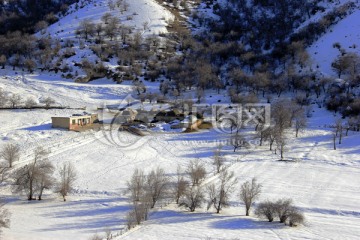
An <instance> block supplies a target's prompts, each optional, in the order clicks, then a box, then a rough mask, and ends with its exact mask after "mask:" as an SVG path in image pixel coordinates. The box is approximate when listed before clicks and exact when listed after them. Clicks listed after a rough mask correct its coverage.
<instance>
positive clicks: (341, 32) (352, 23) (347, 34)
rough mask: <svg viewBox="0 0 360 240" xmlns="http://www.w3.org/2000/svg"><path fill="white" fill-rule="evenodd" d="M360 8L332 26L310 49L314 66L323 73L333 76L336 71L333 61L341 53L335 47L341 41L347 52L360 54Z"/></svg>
mask: <svg viewBox="0 0 360 240" xmlns="http://www.w3.org/2000/svg"><path fill="white" fill-rule="evenodd" d="M359 19H360V9H357V10H356V11H354V12H353V13H352V14H350V15H349V16H348V17H346V18H345V19H343V20H341V21H340V22H339V23H338V24H336V25H335V26H334V27H332V28H331V29H330V30H329V31H328V32H327V33H326V34H325V35H323V36H322V37H320V38H319V40H317V41H316V42H315V43H314V44H313V45H312V46H311V47H309V49H308V51H309V53H310V55H311V57H312V60H313V66H314V67H315V69H316V68H318V70H320V71H321V72H322V73H323V74H325V75H328V76H332V75H334V71H333V70H332V69H331V63H332V62H333V61H334V59H335V58H336V57H337V56H339V55H341V53H340V52H339V50H338V49H337V48H335V47H334V44H335V43H339V44H340V46H341V48H343V49H344V50H345V51H346V52H354V53H357V54H360V48H359V43H360V21H359Z"/></svg>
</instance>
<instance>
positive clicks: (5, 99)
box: [0, 88, 55, 109]
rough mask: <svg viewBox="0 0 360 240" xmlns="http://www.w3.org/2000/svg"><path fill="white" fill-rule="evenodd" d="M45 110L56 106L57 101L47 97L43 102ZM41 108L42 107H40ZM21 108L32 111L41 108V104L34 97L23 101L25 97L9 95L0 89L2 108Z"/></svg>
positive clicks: (14, 94) (0, 104)
mask: <svg viewBox="0 0 360 240" xmlns="http://www.w3.org/2000/svg"><path fill="white" fill-rule="evenodd" d="M41 103H42V104H43V107H44V108H45V109H49V108H51V107H52V106H53V105H54V104H55V100H54V99H53V98H52V97H46V98H44V99H42V100H41ZM40 106H41V105H40ZM5 107H8V108H20V107H25V108H27V109H32V108H34V107H39V103H38V102H37V101H36V100H35V99H34V98H32V97H28V98H26V99H25V101H24V100H23V97H22V95H21V94H19V93H9V92H6V91H4V90H3V89H2V88H0V108H5Z"/></svg>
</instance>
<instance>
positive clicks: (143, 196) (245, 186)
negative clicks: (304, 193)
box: [126, 161, 304, 229]
mask: <svg viewBox="0 0 360 240" xmlns="http://www.w3.org/2000/svg"><path fill="white" fill-rule="evenodd" d="M203 167H204V166H203V165H202V164H200V163H199V162H198V161H191V162H189V164H188V166H187V169H186V170H182V169H181V168H180V167H178V169H177V173H176V176H175V179H171V178H170V177H168V174H166V173H165V171H164V170H163V169H161V168H157V169H155V170H151V171H150V172H149V173H147V174H146V173H145V172H144V171H142V170H139V169H135V170H134V172H133V175H132V176H131V179H130V180H129V181H128V182H127V191H126V193H127V194H128V195H129V201H130V205H131V210H130V212H128V215H127V227H128V229H130V228H132V227H134V226H135V225H139V224H141V223H142V222H143V221H146V220H147V219H148V216H149V212H150V210H151V209H152V208H154V207H155V206H156V205H157V204H158V206H160V207H162V206H163V204H165V205H166V204H168V203H170V202H171V201H172V200H174V201H175V203H176V204H177V205H178V206H179V207H184V208H185V209H187V210H188V211H190V212H195V211H196V209H198V208H200V207H202V206H203V204H204V203H207V209H208V210H209V209H211V208H213V209H214V210H215V212H216V213H220V212H221V211H222V209H223V208H225V207H229V206H230V197H231V195H232V194H233V193H234V191H235V189H236V185H237V184H238V179H237V178H236V176H235V174H234V172H232V171H230V170H229V169H228V168H227V167H225V166H224V167H222V168H221V170H220V172H219V173H216V174H217V175H218V179H217V180H216V181H213V182H212V183H209V184H204V182H202V181H196V179H198V175H197V174H194V173H198V172H202V169H203ZM200 175H201V176H202V175H203V174H202V173H201V174H200ZM205 175H206V173H205ZM204 178H205V176H204ZM201 179H203V178H201ZM261 189H262V185H261V184H259V183H258V182H257V181H256V179H255V178H253V179H251V181H246V182H244V183H242V184H241V185H240V192H239V197H240V202H241V203H243V204H244V206H245V215H246V216H249V215H250V210H251V207H252V206H253V205H254V203H255V201H256V200H257V199H258V198H259V196H260V194H261ZM268 202H269V201H267V202H265V203H260V204H258V205H257V207H256V211H255V214H256V215H257V216H258V217H260V218H263V217H267V216H269V214H268V212H269V211H268V208H269V207H268V205H269V204H268ZM270 205H271V207H270V208H271V211H270V213H271V216H269V219H268V220H269V221H270V219H271V221H273V219H274V216H275V215H276V214H277V216H279V219H280V222H283V223H288V224H289V225H290V226H296V225H298V224H301V223H303V221H304V217H303V215H302V213H301V212H300V211H299V210H298V209H297V208H296V207H294V206H293V205H292V202H291V200H290V199H286V200H279V201H277V202H276V204H275V203H274V204H273V203H271V204H270ZM275 205H276V207H274V206H275Z"/></svg>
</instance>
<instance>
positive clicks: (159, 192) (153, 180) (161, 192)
mask: <svg viewBox="0 0 360 240" xmlns="http://www.w3.org/2000/svg"><path fill="white" fill-rule="evenodd" d="M168 186H169V178H168V176H167V175H166V173H165V171H164V169H162V168H157V169H156V170H152V171H151V172H150V174H149V175H147V177H146V194H147V195H149V198H150V199H151V206H150V208H154V206H155V204H156V202H157V201H158V200H160V199H162V198H164V197H165V194H166V191H167V189H168Z"/></svg>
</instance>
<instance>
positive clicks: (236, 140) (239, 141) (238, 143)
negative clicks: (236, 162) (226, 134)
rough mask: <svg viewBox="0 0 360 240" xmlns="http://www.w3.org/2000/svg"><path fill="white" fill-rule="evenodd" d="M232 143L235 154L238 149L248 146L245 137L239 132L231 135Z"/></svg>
mask: <svg viewBox="0 0 360 240" xmlns="http://www.w3.org/2000/svg"><path fill="white" fill-rule="evenodd" d="M230 143H231V145H232V146H233V147H234V152H235V151H236V150H237V149H238V148H239V149H241V148H242V147H246V146H247V145H248V144H247V142H246V140H245V138H244V136H243V135H242V134H241V133H240V132H239V131H236V132H235V133H233V134H231V136H230Z"/></svg>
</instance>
